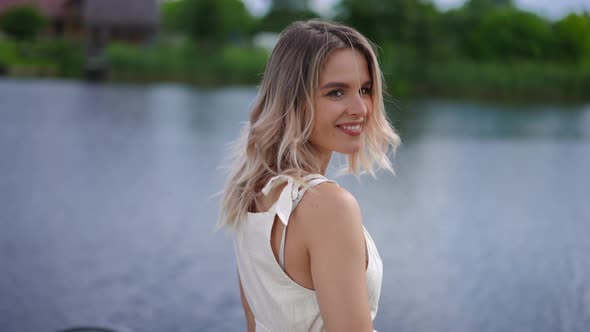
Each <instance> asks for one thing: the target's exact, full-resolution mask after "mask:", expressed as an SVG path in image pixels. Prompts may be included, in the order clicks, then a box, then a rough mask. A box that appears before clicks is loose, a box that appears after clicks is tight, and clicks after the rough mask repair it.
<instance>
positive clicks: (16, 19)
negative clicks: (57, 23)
mask: <svg viewBox="0 0 590 332" xmlns="http://www.w3.org/2000/svg"><path fill="white" fill-rule="evenodd" d="M45 24H46V20H45V18H44V17H43V16H42V15H41V13H40V12H39V11H38V10H37V9H36V8H34V7H30V6H18V7H13V8H9V9H7V10H6V11H5V12H4V13H3V14H2V15H1V16H0V30H2V31H3V32H4V33H6V34H7V35H9V36H12V37H14V38H16V39H33V38H35V37H36V36H37V34H38V33H39V31H41V29H42V28H43V27H44V26H45Z"/></svg>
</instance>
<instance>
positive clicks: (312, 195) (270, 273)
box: [234, 174, 382, 331]
mask: <svg viewBox="0 0 590 332" xmlns="http://www.w3.org/2000/svg"><path fill="white" fill-rule="evenodd" d="M326 182H333V181H330V180H327V179H326V178H324V177H323V176H322V175H319V174H314V175H310V176H307V177H306V178H305V183H303V184H302V185H301V186H300V185H298V184H297V183H295V181H294V179H293V178H292V177H289V176H285V175H280V176H277V177H274V178H273V179H271V180H270V181H269V182H268V184H267V185H266V186H265V188H264V189H263V193H264V194H267V196H266V198H263V199H262V201H263V203H264V202H266V203H267V204H263V205H264V206H265V207H267V206H268V204H270V202H271V201H273V199H274V198H276V200H274V203H272V205H271V206H270V208H268V209H266V208H263V210H265V211H262V212H257V213H248V215H247V218H246V220H244V221H243V222H242V223H241V224H240V226H239V227H238V228H237V229H236V232H235V233H234V249H235V255H236V261H237V265H238V272H239V275H240V281H241V285H242V287H243V291H244V294H245V297H246V300H247V303H248V304H249V307H250V308H251V310H252V313H253V316H254V318H255V320H256V323H255V324H256V327H257V331H323V330H324V320H323V319H322V315H321V314H320V305H319V303H318V297H317V295H318V294H317V292H316V291H315V290H314V289H313V288H314V285H313V274H312V271H311V268H312V262H311V259H310V255H309V248H308V247H307V243H306V242H307V240H308V239H306V237H308V236H307V235H306V234H307V233H308V232H309V231H312V232H313V231H314V229H313V226H314V225H312V224H310V223H309V222H308V221H309V220H310V219H313V218H305V216H306V215H309V212H310V211H311V212H312V213H313V212H314V209H316V208H317V207H315V206H314V202H317V201H321V199H322V197H321V196H322V195H324V196H325V195H329V194H330V193H329V192H330V191H344V190H343V189H341V188H339V187H337V186H336V185H334V184H327V183H326ZM274 187H276V188H275V190H273V188H274ZM312 187H313V189H311V188H312ZM308 189H310V191H308ZM344 192H345V191H344ZM306 193H307V195H306ZM304 197H305V199H303V198H304ZM299 202H301V207H300V208H297V209H295V207H297V206H298V204H299ZM299 211H301V212H300V213H299ZM287 226H288V227H287ZM317 226H318V227H321V225H319V224H318V225H317ZM361 232H362V236H363V239H364V242H365V243H366V257H367V260H368V264H367V265H366V273H365V277H366V288H367V292H368V305H369V308H370V318H371V319H374V317H375V315H376V313H377V307H378V301H379V295H380V289H381V279H382V264H381V258H380V257H379V254H378V252H377V250H376V248H375V245H374V243H373V240H372V239H371V237H370V235H369V234H368V232H367V231H366V229H364V227H362V231H361ZM282 248H284V250H283V249H282ZM343 254H346V253H343ZM283 259H284V260H283ZM283 262H284V264H285V265H283ZM283 267H284V268H283Z"/></svg>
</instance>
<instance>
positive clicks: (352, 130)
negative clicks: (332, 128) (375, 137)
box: [336, 123, 363, 136]
mask: <svg viewBox="0 0 590 332" xmlns="http://www.w3.org/2000/svg"><path fill="white" fill-rule="evenodd" d="M336 127H338V128H340V130H342V131H343V132H344V133H345V134H347V135H350V136H358V135H360V134H361V133H362V131H363V124H362V123H357V124H341V125H337V126H336Z"/></svg>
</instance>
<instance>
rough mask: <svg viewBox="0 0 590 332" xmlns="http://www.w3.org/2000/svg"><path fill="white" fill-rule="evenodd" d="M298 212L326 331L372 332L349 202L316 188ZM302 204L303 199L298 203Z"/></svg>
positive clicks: (357, 223) (358, 230)
mask: <svg viewBox="0 0 590 332" xmlns="http://www.w3.org/2000/svg"><path fill="white" fill-rule="evenodd" d="M306 196H312V197H307V198H308V199H307V202H303V201H302V204H301V206H300V207H299V209H300V211H299V214H298V218H297V219H298V222H303V223H305V226H304V229H305V238H306V240H307V247H308V250H309V254H310V259H311V275H312V280H313V286H314V289H315V291H316V294H317V297H318V303H319V306H320V312H321V315H322V319H323V321H324V324H325V327H326V330H327V331H355V332H358V331H371V332H372V331H373V323H372V320H371V313H370V309H369V295H368V291H367V284H366V275H365V273H366V265H365V237H364V231H363V226H362V217H361V212H360V208H359V206H358V203H357V202H356V200H355V198H354V197H353V196H352V195H351V194H350V193H349V192H347V191H346V190H344V189H342V188H340V187H338V186H335V185H319V186H317V187H315V190H314V191H313V192H308V194H307V195H306ZM304 200H305V198H304Z"/></svg>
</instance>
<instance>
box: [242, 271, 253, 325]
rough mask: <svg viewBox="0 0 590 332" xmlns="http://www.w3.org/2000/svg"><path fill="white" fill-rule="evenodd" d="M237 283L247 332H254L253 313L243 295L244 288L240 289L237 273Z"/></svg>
mask: <svg viewBox="0 0 590 332" xmlns="http://www.w3.org/2000/svg"><path fill="white" fill-rule="evenodd" d="M238 282H239V283H240V298H241V299H242V307H243V308H244V314H245V315H246V324H247V326H248V332H255V331H256V323H255V321H254V313H253V312H252V309H250V305H249V304H248V300H247V299H246V294H244V288H243V287H242V280H240V274H239V273H238Z"/></svg>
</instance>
